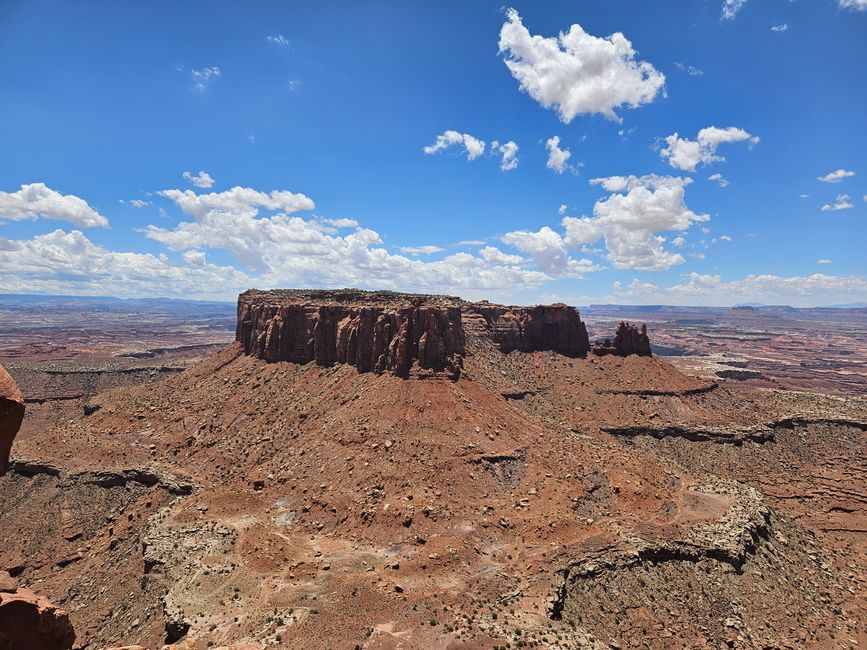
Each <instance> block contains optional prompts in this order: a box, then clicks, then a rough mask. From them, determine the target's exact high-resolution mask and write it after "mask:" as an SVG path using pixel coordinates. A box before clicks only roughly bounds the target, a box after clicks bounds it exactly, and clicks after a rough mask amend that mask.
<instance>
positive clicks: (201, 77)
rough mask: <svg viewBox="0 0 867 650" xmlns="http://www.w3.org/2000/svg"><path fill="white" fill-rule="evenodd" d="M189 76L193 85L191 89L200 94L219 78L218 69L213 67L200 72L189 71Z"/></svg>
mask: <svg viewBox="0 0 867 650" xmlns="http://www.w3.org/2000/svg"><path fill="white" fill-rule="evenodd" d="M190 76H191V77H192V83H193V85H192V89H193V90H195V91H196V92H202V91H204V90H206V89H207V88H208V87H209V86H210V85H211V84H212V83H214V82H215V81H216V80H217V79H218V78H219V76H220V68H218V67H217V66H213V67H211V68H202V69H200V70H190Z"/></svg>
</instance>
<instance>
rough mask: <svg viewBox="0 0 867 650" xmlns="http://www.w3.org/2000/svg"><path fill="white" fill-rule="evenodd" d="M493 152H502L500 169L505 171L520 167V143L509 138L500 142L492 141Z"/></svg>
mask: <svg viewBox="0 0 867 650" xmlns="http://www.w3.org/2000/svg"><path fill="white" fill-rule="evenodd" d="M491 153H494V154H496V153H500V154H502V156H503V157H502V159H501V160H500V169H501V170H503V171H504V172H508V171H511V170H513V169H516V168H517V167H518V145H517V144H515V143H514V142H512V141H511V140H509V141H508V142H504V143H503V144H500V143H499V142H497V141H496V140H494V141H493V142H492V143H491Z"/></svg>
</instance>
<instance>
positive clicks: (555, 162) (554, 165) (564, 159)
mask: <svg viewBox="0 0 867 650" xmlns="http://www.w3.org/2000/svg"><path fill="white" fill-rule="evenodd" d="M545 148H546V149H547V150H548V163H547V164H546V165H545V166H546V167H547V168H548V169H553V170H554V171H555V172H557V173H558V174H562V173H563V172H565V171H567V170H568V171H570V172H572V173H573V174H574V173H575V172H576V171H577V167H578V166H581V165H580V163H579V164H578V166H575V165H570V164H569V159H570V158H571V157H572V152H571V151H569V149H566V148H565V147H564V148H562V149H561V148H560V136H559V135H555V136H554V137H552V138H548V140H547V141H546V142H545Z"/></svg>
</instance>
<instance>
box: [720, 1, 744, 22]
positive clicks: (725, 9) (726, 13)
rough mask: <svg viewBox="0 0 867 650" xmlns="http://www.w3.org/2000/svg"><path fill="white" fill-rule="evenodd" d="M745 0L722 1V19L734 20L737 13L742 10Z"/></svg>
mask: <svg viewBox="0 0 867 650" xmlns="http://www.w3.org/2000/svg"><path fill="white" fill-rule="evenodd" d="M745 4H747V0H724V1H723V5H722V19H723V20H734V18H735V16H737V14H738V12H739V11H740V10H741V9H743V8H744V5H745Z"/></svg>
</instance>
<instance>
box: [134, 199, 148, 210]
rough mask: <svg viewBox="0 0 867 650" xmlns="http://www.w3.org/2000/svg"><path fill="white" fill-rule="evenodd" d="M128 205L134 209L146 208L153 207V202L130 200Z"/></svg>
mask: <svg viewBox="0 0 867 650" xmlns="http://www.w3.org/2000/svg"><path fill="white" fill-rule="evenodd" d="M129 204H130V205H131V206H132V207H134V208H146V207H148V206H149V205H153V201H145V200H143V199H130V201H129Z"/></svg>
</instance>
